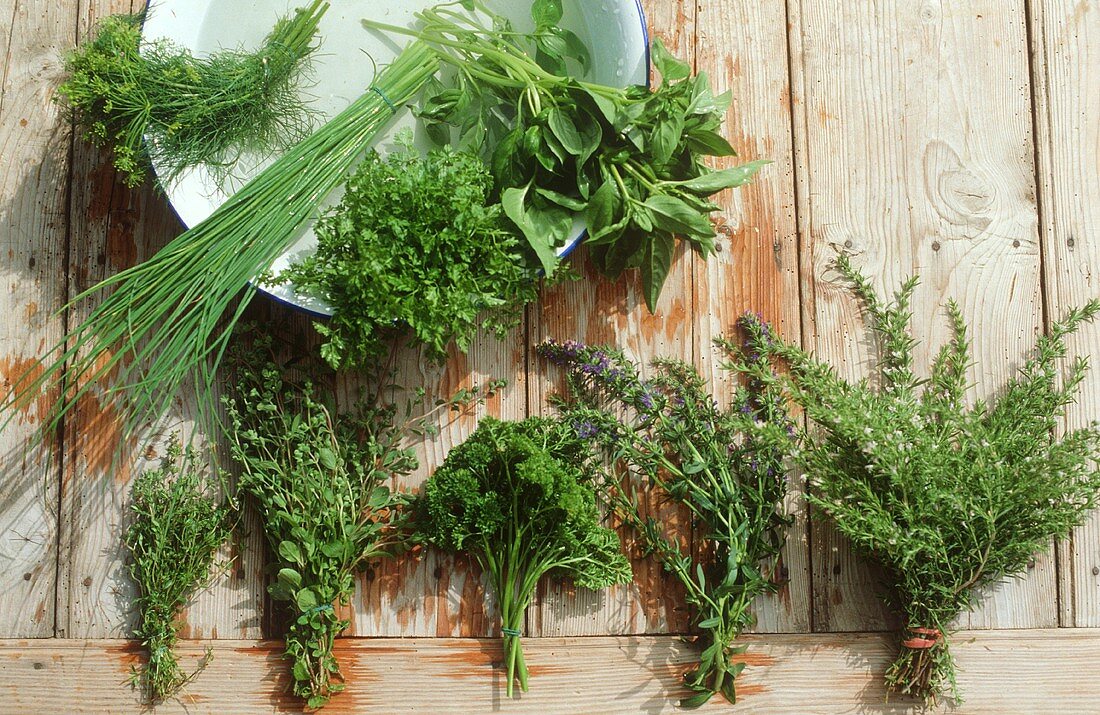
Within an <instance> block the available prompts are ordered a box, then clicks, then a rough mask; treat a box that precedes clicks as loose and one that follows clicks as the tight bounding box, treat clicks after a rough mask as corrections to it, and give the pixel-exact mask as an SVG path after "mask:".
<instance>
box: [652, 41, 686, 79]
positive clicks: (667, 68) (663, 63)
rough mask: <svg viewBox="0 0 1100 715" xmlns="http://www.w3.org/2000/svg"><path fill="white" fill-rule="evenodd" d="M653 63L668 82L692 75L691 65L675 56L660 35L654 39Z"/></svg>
mask: <svg viewBox="0 0 1100 715" xmlns="http://www.w3.org/2000/svg"><path fill="white" fill-rule="evenodd" d="M653 64H654V65H655V66H656V67H657V71H658V72H660V73H661V78H662V79H663V80H664V81H665V82H666V83H668V82H676V81H678V80H681V79H687V78H688V76H689V75H691V65H689V64H688V63H687V62H684V61H683V60H678V59H676V58H675V57H673V56H672V53H671V52H669V51H668V49H667V48H665V43H663V42H661V38H659V37H658V38H656V39H654V40H653Z"/></svg>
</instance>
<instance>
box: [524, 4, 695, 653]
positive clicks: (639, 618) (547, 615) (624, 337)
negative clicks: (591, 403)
mask: <svg viewBox="0 0 1100 715" xmlns="http://www.w3.org/2000/svg"><path fill="white" fill-rule="evenodd" d="M642 4H643V6H644V8H645V13H646V19H647V20H648V23H649V27H650V33H651V36H655V37H660V38H661V40H662V41H663V42H664V43H665V46H666V47H667V48H668V49H669V51H670V52H672V54H674V55H676V56H677V57H680V58H683V59H685V60H686V61H688V62H692V61H693V59H694V37H695V28H696V22H695V14H696V11H695V4H694V3H685V2H680V0H644V1H643V3H642ZM584 254H585V251H584V249H583V247H582V248H581V249H580V250H578V251H577V253H576V254H574V256H575V257H576V258H575V259H574V263H573V264H574V266H575V267H576V268H577V269H578V271H579V272H580V273H581V275H582V276H583V280H581V281H578V282H571V283H567V284H565V285H561V286H558V287H556V288H554V289H552V290H549V291H547V292H546V293H544V295H543V299H542V301H541V302H540V304H539V306H538V310H537V312H536V314H535V317H534V320H533V321H532V335H533V342H535V343H538V342H541V341H543V340H545V339H547V338H555V339H557V340H577V341H580V342H582V343H586V344H589V345H610V346H614V347H618V348H619V349H622V350H623V351H625V352H626V353H627V354H628V355H630V356H631V357H633V358H634V359H636V360H639V361H641V362H643V363H648V362H649V361H650V360H652V359H653V358H655V357H668V358H679V359H681V360H686V361H691V359H692V350H693V345H692V340H693V338H692V320H691V316H692V315H693V314H694V307H695V306H693V301H692V293H691V283H692V255H691V254H690V253H689V252H687V251H685V250H684V247H683V245H681V246H679V248H678V250H677V252H676V256H675V258H674V260H673V265H672V269H671V270H670V272H669V275H668V279H667V281H666V283H665V285H664V289H663V290H662V293H661V298H660V301H659V302H658V305H657V312H656V313H655V314H650V312H649V310H648V309H647V308H646V306H645V300H644V297H643V293H642V285H641V279H640V277H639V276H638V274H637V271H628V272H627V273H625V274H624V275H623V277H622V278H621V279H620V280H618V281H609V280H607V279H606V278H602V277H600V276H599V275H598V274H597V273H596V271H594V270H593V269H592V268H591V266H589V265H588V263H587V261H586V260H585V258H584ZM644 374H645V371H644V370H643V375H644ZM559 377H560V375H559V374H558V373H557V371H556V370H551V369H550V367H549V366H548V365H546V364H545V363H544V362H543V361H541V360H539V359H538V358H534V359H533V361H532V363H531V381H530V385H531V388H532V396H531V405H532V410H533V411H537V410H540V409H541V410H546V400H547V398H548V396H549V395H550V394H552V393H553V392H554V391H555V390H558V389H561V387H562V383H561V382H559V380H558V378H559ZM649 502H650V503H649V504H648V505H647V506H648V508H650V509H652V510H654V511H652V512H651V513H653V514H655V515H660V518H662V519H664V520H666V521H668V522H669V523H675V524H677V525H683V527H682V528H680V532H681V534H682V535H683V537H684V539H685V541H686V540H687V539H689V538H690V526H689V522H688V520H687V516H686V512H683V511H681V510H677V509H675V508H674V507H669V506H667V505H664V506H661V505H658V504H656V503H655V502H656V500H655V499H650V500H649ZM620 534H621V536H622V539H623V544H624V547H625V548H626V550H627V553H628V555H629V556H630V557H631V565H632V566H633V569H634V581H633V583H630V584H627V585H625V586H615V587H612V588H609V589H605V590H604V591H601V592H599V593H595V592H592V591H588V590H586V589H575V588H573V587H572V585H570V584H568V583H560V582H549V583H543V584H542V586H540V591H541V593H540V596H539V598H538V601H537V603H536V604H535V605H534V606H533V607H532V608H531V609H530V610H529V611H528V620H529V628H530V630H531V631H532V633H533V634H535V635H543V636H549V635H553V636H570V635H596V634H603V633H664V632H671V633H680V632H684V631H686V630H687V628H688V626H689V613H688V611H687V608H686V607H685V606H684V602H683V593H682V590H681V587H680V586H679V584H678V583H676V581H675V579H673V578H671V577H669V575H668V574H667V573H665V572H664V570H663V569H662V568H661V567H660V565H659V564H658V563H657V562H656V561H655V560H654V559H651V558H646V557H643V556H642V554H641V550H640V548H639V545H638V544H637V543H636V542H635V540H634V538H633V536H632V534H631V533H630V531H629V530H626V529H623V530H620Z"/></svg>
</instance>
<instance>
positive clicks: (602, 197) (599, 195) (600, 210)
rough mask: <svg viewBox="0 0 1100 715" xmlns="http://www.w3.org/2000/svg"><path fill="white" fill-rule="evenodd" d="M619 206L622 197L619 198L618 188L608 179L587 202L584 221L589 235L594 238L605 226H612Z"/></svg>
mask: <svg viewBox="0 0 1100 715" xmlns="http://www.w3.org/2000/svg"><path fill="white" fill-rule="evenodd" d="M621 206H622V197H621V196H619V187H618V185H617V184H616V183H615V181H614V180H613V179H608V180H607V181H605V182H604V183H603V184H601V185H600V188H598V189H596V193H594V194H592V198H591V199H589V200H588V209H587V210H586V211H585V214H584V220H585V223H587V224H588V232H589V234H590V235H592V236H594V235H596V234H598V233H599V232H600V231H601V230H602V229H603V228H604V227H605V226H610V225H611V224H613V223H614V222H615V216H616V215H617V214H618V213H619V209H620V207H621Z"/></svg>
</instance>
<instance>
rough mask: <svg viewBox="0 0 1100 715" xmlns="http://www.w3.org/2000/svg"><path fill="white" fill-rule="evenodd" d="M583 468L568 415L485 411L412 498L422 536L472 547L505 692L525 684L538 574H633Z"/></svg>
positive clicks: (584, 582)
mask: <svg viewBox="0 0 1100 715" xmlns="http://www.w3.org/2000/svg"><path fill="white" fill-rule="evenodd" d="M589 467H591V455H590V454H589V452H588V449H587V445H586V444H585V443H584V441H583V440H580V439H578V437H577V435H576V433H575V432H574V430H573V429H572V428H571V427H570V426H569V425H568V424H564V423H562V422H559V421H557V420H552V419H546V418H540V417H531V418H528V419H526V420H521V421H518V422H502V421H500V420H497V419H494V418H492V417H486V418H485V419H483V420H482V421H481V423H480V424H479V425H478V427H477V429H476V430H474V433H473V434H472V435H470V437H469V438H468V439H467V440H466V441H465V442H463V443H462V444H460V445H458V446H457V447H455V448H454V449H452V450H451V452H450V453H449V454H448V455H447V458H446V459H445V460H444V461H443V464H442V465H440V467H439V469H437V470H436V471H435V473H434V474H433V475H432V476H431V478H430V479H429V480H428V482H427V483H426V484H425V485H424V491H423V493H422V495H421V496H420V497H419V499H418V501H417V511H416V513H417V520H418V523H419V532H420V536H421V538H422V539H423V540H424V541H426V542H428V543H431V544H434V545H435V546H438V547H439V548H441V549H444V550H446V551H449V552H460V551H465V552H468V553H470V554H471V555H473V556H474V558H476V559H477V561H478V563H479V564H480V565H481V567H482V568H483V569H484V570H485V572H486V573H487V574H488V575H489V582H490V584H491V586H492V589H493V595H494V596H496V601H497V604H498V607H499V609H500V621H501V633H502V636H503V638H504V658H505V663H506V666H507V671H508V675H507V681H506V682H507V684H508V685H507V693H508V696H509V697H511V696H512V692H513V682H514V681H515V680H517V679H518V681H519V685H520V688H521V689H522V690H523V691H524V692H526V691H527V674H528V671H527V664H526V662H525V661H524V658H523V649H522V647H521V645H520V637H521V635H522V632H523V624H524V617H525V614H526V612H527V606H528V605H530V603H531V599H532V598H533V597H534V594H535V588H536V587H537V586H538V583H539V580H540V579H541V578H542V577H543V576H545V575H547V574H558V575H562V576H567V577H569V578H571V579H572V580H573V581H574V583H576V584H577V585H578V586H580V587H582V588H591V589H600V588H604V587H606V586H610V585H612V584H616V583H625V582H627V581H629V580H630V575H631V572H630V563H629V562H628V561H627V559H626V557H625V556H624V555H623V553H622V550H621V547H620V544H619V537H618V535H617V534H616V533H615V532H614V531H613V530H611V529H608V528H606V527H604V526H602V525H601V523H600V521H601V517H600V512H599V509H598V508H597V505H596V491H595V488H594V485H593V484H592V482H591V480H590V478H589V474H590V469H589Z"/></svg>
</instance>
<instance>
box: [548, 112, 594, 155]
mask: <svg viewBox="0 0 1100 715" xmlns="http://www.w3.org/2000/svg"><path fill="white" fill-rule="evenodd" d="M546 123H547V125H549V127H550V131H551V132H553V133H554V136H555V137H557V139H558V141H560V142H561V145H562V146H563V147H565V150H566V151H567V152H569V153H570V154H572V155H573V156H580V154H581V152H583V151H584V149H585V141H584V140H583V139H582V138H581V135H580V132H578V131H577V126H576V125H575V124H573V120H572V119H570V118H569V117H568V116H566V114H565V112H563V111H561V110H560V109H558V108H556V107H555V108H554V109H551V110H550V111H549V112H548V113H547V115H546Z"/></svg>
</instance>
